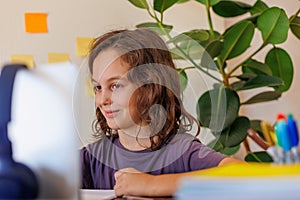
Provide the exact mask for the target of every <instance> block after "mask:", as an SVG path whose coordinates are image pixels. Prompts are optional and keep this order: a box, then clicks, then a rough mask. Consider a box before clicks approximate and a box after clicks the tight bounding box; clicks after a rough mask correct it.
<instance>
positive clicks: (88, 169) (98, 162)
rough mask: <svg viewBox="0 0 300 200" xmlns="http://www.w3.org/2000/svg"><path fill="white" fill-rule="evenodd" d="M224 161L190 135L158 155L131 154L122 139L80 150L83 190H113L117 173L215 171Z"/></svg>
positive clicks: (108, 139)
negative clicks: (209, 169)
mask: <svg viewBox="0 0 300 200" xmlns="http://www.w3.org/2000/svg"><path fill="white" fill-rule="evenodd" d="M225 157H226V156H225V155H223V154H220V153H218V152H215V151H214V150H212V149H210V148H209V147H206V146H205V145H203V144H202V143H201V142H200V141H199V140H198V139H196V138H195V137H194V136H192V135H190V134H187V133H182V134H176V135H175V136H174V137H173V138H172V139H171V140H170V142H169V143H168V144H167V145H164V146H162V147H161V148H160V149H159V150H156V151H151V150H141V151H130V150H127V149H125V148H124V147H123V146H122V144H121V143H120V140H119V138H112V137H103V138H102V139H101V140H99V141H97V142H95V143H92V144H89V145H87V146H86V147H83V148H82V149H81V150H80V159H81V170H82V188H84V189H113V187H114V185H115V179H114V173H115V172H116V171H117V170H119V169H123V168H127V167H132V168H135V169H137V170H139V171H142V172H145V173H149V174H153V175H159V174H170V173H181V172H189V171H194V170H200V169H206V168H211V167H216V166H217V165H218V164H219V162H220V161H221V160H222V159H223V158H225Z"/></svg>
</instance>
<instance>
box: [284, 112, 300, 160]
mask: <svg viewBox="0 0 300 200" xmlns="http://www.w3.org/2000/svg"><path fill="white" fill-rule="evenodd" d="M287 129H288V133H289V138H290V140H291V146H292V148H291V152H292V156H293V160H294V162H300V156H299V152H298V149H297V148H298V144H299V132H298V127H297V123H296V121H295V120H294V118H293V115H292V114H288V116H287Z"/></svg>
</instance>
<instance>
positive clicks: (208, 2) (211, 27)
mask: <svg viewBox="0 0 300 200" xmlns="http://www.w3.org/2000/svg"><path fill="white" fill-rule="evenodd" d="M205 8H206V14H207V21H208V24H209V32H210V34H211V36H212V40H214V39H215V32H214V27H213V23H212V18H211V14H210V1H209V0H206V1H205Z"/></svg>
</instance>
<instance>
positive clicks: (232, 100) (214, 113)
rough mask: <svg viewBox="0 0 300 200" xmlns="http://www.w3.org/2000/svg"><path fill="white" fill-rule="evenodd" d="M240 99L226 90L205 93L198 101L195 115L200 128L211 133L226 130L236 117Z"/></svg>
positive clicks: (213, 90) (218, 89)
mask: <svg viewBox="0 0 300 200" xmlns="http://www.w3.org/2000/svg"><path fill="white" fill-rule="evenodd" d="M239 108H240V99H239V96H238V95H237V93H236V92H235V91H233V90H230V89H227V88H222V87H219V88H214V89H212V90H209V91H206V92H205V93H204V94H203V95H202V96H201V97H200V98H199V100H198V104H197V115H198V119H199V121H200V123H201V125H202V126H204V127H208V128H210V129H211V130H212V131H213V132H220V131H222V130H223V129H225V128H227V127H228V126H229V125H230V124H231V123H232V122H233V121H234V120H235V119H236V118H237V116H238V111H239Z"/></svg>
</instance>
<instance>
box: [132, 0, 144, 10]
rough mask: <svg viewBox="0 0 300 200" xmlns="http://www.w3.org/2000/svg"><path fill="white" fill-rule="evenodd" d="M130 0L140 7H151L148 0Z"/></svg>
mask: <svg viewBox="0 0 300 200" xmlns="http://www.w3.org/2000/svg"><path fill="white" fill-rule="evenodd" d="M128 1H129V2H130V3H132V4H133V5H134V6H136V7H138V8H142V9H147V10H148V9H149V6H148V4H147V0H128Z"/></svg>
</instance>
